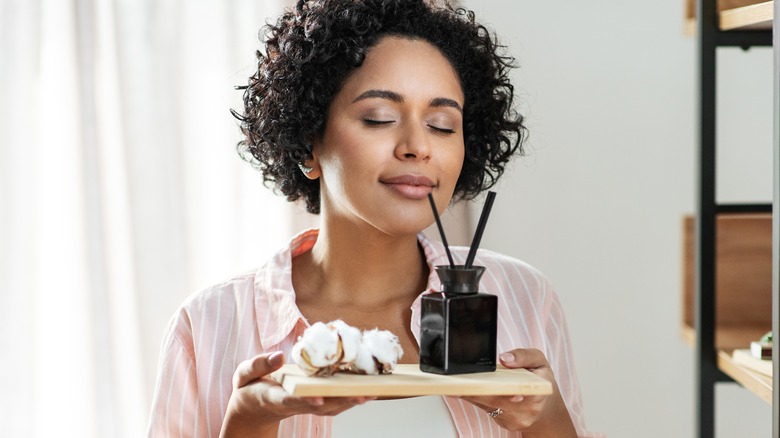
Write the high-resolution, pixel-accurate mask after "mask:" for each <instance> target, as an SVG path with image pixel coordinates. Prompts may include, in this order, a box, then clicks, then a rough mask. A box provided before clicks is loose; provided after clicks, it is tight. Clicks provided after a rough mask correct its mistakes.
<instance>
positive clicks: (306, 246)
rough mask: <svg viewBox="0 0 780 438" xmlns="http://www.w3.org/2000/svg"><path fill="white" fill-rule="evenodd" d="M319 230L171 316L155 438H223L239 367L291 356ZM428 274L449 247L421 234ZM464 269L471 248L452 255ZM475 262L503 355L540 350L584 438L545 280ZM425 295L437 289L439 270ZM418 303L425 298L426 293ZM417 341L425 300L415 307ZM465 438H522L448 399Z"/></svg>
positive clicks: (506, 261) (313, 431)
mask: <svg viewBox="0 0 780 438" xmlns="http://www.w3.org/2000/svg"><path fill="white" fill-rule="evenodd" d="M317 235H318V231H317V230H308V231H306V232H303V233H301V234H299V235H298V236H296V237H295V238H293V239H292V241H291V243H290V246H289V248H286V249H284V250H282V251H281V252H279V253H277V254H276V255H275V256H274V257H273V258H271V259H270V260H269V261H268V263H266V264H265V265H264V266H263V267H261V268H260V269H258V270H257V271H254V272H251V273H247V274H245V275H241V276H237V277H235V278H232V279H230V280H228V281H227V282H224V283H221V284H218V285H215V286H213V287H211V288H209V289H206V290H205V291H202V292H200V293H198V294H195V295H193V296H191V297H190V298H189V299H187V301H185V302H184V304H183V305H182V306H181V308H180V309H179V310H178V312H177V313H176V314H175V315H174V317H173V319H172V320H171V323H170V325H169V331H168V335H167V336H166V338H165V341H164V343H163V347H162V353H161V358H160V362H159V373H158V378H157V386H156V389H155V394H154V400H153V405H152V412H151V418H150V423H149V436H150V437H201V436H202V437H206V436H208V437H216V436H219V431H220V428H221V426H222V419H223V418H224V415H225V412H226V409H227V404H228V400H229V399H230V394H231V391H232V385H231V381H232V380H231V379H232V377H233V372H234V371H235V369H236V367H237V366H238V364H239V363H240V362H242V361H244V360H246V359H249V358H251V357H253V356H255V355H258V354H262V353H266V352H271V351H277V350H281V351H283V352H284V353H285V356H286V357H288V358H289V353H290V350H291V349H292V346H293V344H294V343H295V340H296V339H297V337H298V336H299V335H300V334H302V333H303V330H305V329H306V327H307V326H308V323H307V321H306V320H305V319H304V317H303V315H302V314H301V312H300V310H299V309H298V307H297V306H296V304H295V291H294V290H293V287H292V279H291V266H292V258H293V257H296V256H298V255H300V254H302V253H304V252H306V251H309V250H310V249H311V248H312V246H313V245H314V242H315V241H316V240H317ZM419 241H420V244H421V245H422V248H423V250H424V252H425V257H426V258H427V260H428V265H429V266H430V267H433V266H436V265H442V264H447V263H448V261H447V256H446V252H445V251H444V247H443V246H442V245H441V244H440V243H439V242H435V241H432V240H429V239H427V238H426V237H425V236H424V235H422V234H420V235H419ZM450 250H451V252H452V256H453V258H454V259H455V263H463V261H465V259H466V255H467V252H468V248H461V247H452V248H450ZM476 260H477V264H479V265H481V266H485V267H486V268H487V269H486V272H485V274H484V276H483V277H482V280H481V282H480V289H481V290H482V291H483V292H487V293H492V294H495V295H497V296H498V297H499V311H498V345H497V347H498V352H503V351H508V350H511V349H514V348H538V349H539V350H541V351H542V352H544V354H545V355H546V357H547V360H548V361H549V362H550V365H551V366H552V369H553V372H554V373H555V376H556V378H557V382H558V386H559V388H560V391H561V394H562V396H563V399H564V401H565V402H566V406H567V407H568V409H569V412H570V413H571V417H572V420H573V421H574V426H575V427H576V429H577V433H578V435H580V436H594V435H590V434H589V433H588V432H586V429H585V419H584V417H583V406H582V397H581V394H580V388H579V384H578V381H577V377H576V375H575V370H574V362H573V357H572V351H571V348H570V346H569V344H568V339H569V337H568V333H567V327H566V321H565V319H564V315H563V311H562V309H561V306H560V303H559V301H558V298H557V296H556V294H555V292H554V291H553V289H552V287H551V286H550V284H549V283H548V281H547V280H546V279H545V278H544V277H543V276H542V275H541V274H540V273H539V272H538V271H536V270H535V269H534V268H532V267H531V266H529V265H527V264H525V263H523V262H521V261H518V260H516V259H512V258H510V257H506V256H502V255H500V254H496V253H493V252H490V251H485V250H480V251H479V252H478V256H477V259H476ZM430 271H431V275H430V277H429V278H428V287H427V290H426V291H425V292H423V293H427V292H428V291H432V290H440V289H441V284H440V282H439V279H438V277H437V276H436V274H435V272H434V270H433V269H431V270H430ZM423 293H421V294H420V296H422V294H423ZM410 324H411V327H412V333H413V334H414V335H415V337H416V338H417V341H418V342H419V333H420V297H418V298H417V299H416V300H415V301H414V303H413V304H412V320H411V322H410ZM445 402H446V404H447V407H448V409H449V411H450V414H451V415H452V418H453V421H454V423H455V427H456V428H457V430H458V433H459V435H460V436H461V437H508V436H517V437H521V436H522V434H521V433H510V432H507V431H506V430H503V429H501V428H499V427H498V426H497V425H496V424H495V423H494V422H493V421H492V420H491V419H490V418H489V417H488V415H487V414H486V413H485V412H484V411H483V410H481V409H479V408H477V407H475V406H474V405H472V404H470V403H468V402H466V401H463V400H460V399H458V398H455V397H445ZM330 426H331V421H330V417H320V416H314V415H297V416H294V417H290V418H287V419H285V420H283V421H282V422H281V424H280V427H279V436H281V437H327V436H330Z"/></svg>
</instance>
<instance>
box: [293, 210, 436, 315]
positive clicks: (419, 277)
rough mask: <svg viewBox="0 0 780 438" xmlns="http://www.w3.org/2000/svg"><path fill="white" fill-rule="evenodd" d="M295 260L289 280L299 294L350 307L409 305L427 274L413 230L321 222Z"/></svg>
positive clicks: (425, 281)
mask: <svg viewBox="0 0 780 438" xmlns="http://www.w3.org/2000/svg"><path fill="white" fill-rule="evenodd" d="M323 219H324V218H323ZM298 259H299V260H298ZM296 262H297V263H296V264H295V265H294V267H293V279H294V281H295V288H296V293H297V294H298V295H299V298H301V299H306V300H312V299H313V300H316V301H321V302H327V303H330V304H333V305H348V306H349V307H352V308H366V309H381V306H385V305H389V304H391V303H398V302H405V303H408V304H411V302H412V301H413V300H414V298H415V297H416V296H417V295H418V294H419V293H420V292H422V290H423V289H424V288H425V285H426V283H427V277H428V268H427V265H426V263H425V260H424V258H423V256H422V255H421V253H420V249H419V246H418V242H417V236H416V234H411V235H403V236H389V235H387V234H385V233H382V232H379V231H378V230H376V229H374V228H369V227H362V229H361V227H355V226H351V227H337V226H332V225H330V224H328V223H327V221H326V220H323V226H322V228H321V229H320V234H319V237H318V238H317V242H316V243H315V244H314V247H313V248H312V250H311V251H310V252H308V253H306V254H302V255H301V256H299V257H297V258H296ZM296 280H297V281H296Z"/></svg>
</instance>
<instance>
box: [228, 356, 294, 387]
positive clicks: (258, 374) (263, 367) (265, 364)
mask: <svg viewBox="0 0 780 438" xmlns="http://www.w3.org/2000/svg"><path fill="white" fill-rule="evenodd" d="M283 363H284V354H283V353H282V352H281V351H277V352H274V353H268V354H260V355H258V356H255V357H253V358H252V359H248V360H245V361H243V362H241V363H240V364H239V365H238V368H236V372H235V373H233V387H234V388H242V387H244V386H246V385H248V384H250V383H252V382H254V381H255V380H258V379H261V378H262V377H264V376H266V375H268V374H270V373H272V372H274V371H276V370H277V369H279V367H281V366H282V364H283Z"/></svg>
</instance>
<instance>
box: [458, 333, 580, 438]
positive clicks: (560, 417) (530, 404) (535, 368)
mask: <svg viewBox="0 0 780 438" xmlns="http://www.w3.org/2000/svg"><path fill="white" fill-rule="evenodd" d="M499 360H500V361H501V363H502V364H503V365H504V366H506V367H507V368H527V369H528V370H529V371H531V372H532V373H534V374H536V375H537V376H540V377H542V378H544V379H546V380H549V381H550V382H551V383H552V386H553V393H552V394H550V395H534V396H519V395H517V396H485V397H463V398H464V399H465V400H468V401H469V402H471V403H473V404H475V405H477V406H478V407H480V408H482V409H484V410H485V412H486V414H485V415H489V414H488V413H490V412H493V413H498V415H495V416H493V415H491V416H492V417H493V420H494V421H495V422H496V423H497V424H498V425H499V426H501V427H502V428H504V429H508V430H511V431H522V432H523V437H528V438H530V437H537V436H538V437H576V436H577V433H576V431H575V430H574V425H573V424H572V421H571V417H570V416H569V411H568V410H567V409H566V405H565V403H564V402H563V399H562V398H561V393H560V391H559V390H558V385H557V384H556V383H555V376H554V375H553V372H552V369H550V364H549V363H548V362H547V358H545V357H544V353H542V352H541V351H539V350H536V349H523V348H518V349H515V350H512V351H508V352H506V353H501V355H499ZM499 409H500V410H499Z"/></svg>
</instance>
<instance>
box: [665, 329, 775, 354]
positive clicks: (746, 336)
mask: <svg viewBox="0 0 780 438" xmlns="http://www.w3.org/2000/svg"><path fill="white" fill-rule="evenodd" d="M770 329H771V326H770V327H767V326H765V325H759V326H726V327H723V326H721V327H718V329H717V331H716V332H715V348H717V349H718V350H727V351H731V350H736V349H737V348H750V342H751V341H755V340H758V339H761V336H764V334H766V332H767V331H769V330H770ZM680 335H681V336H682V338H683V340H684V341H685V343H686V344H688V345H689V346H691V347H694V346H695V345H696V329H694V328H693V327H691V326H690V325H688V324H686V323H683V324H682V327H681V330H680Z"/></svg>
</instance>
